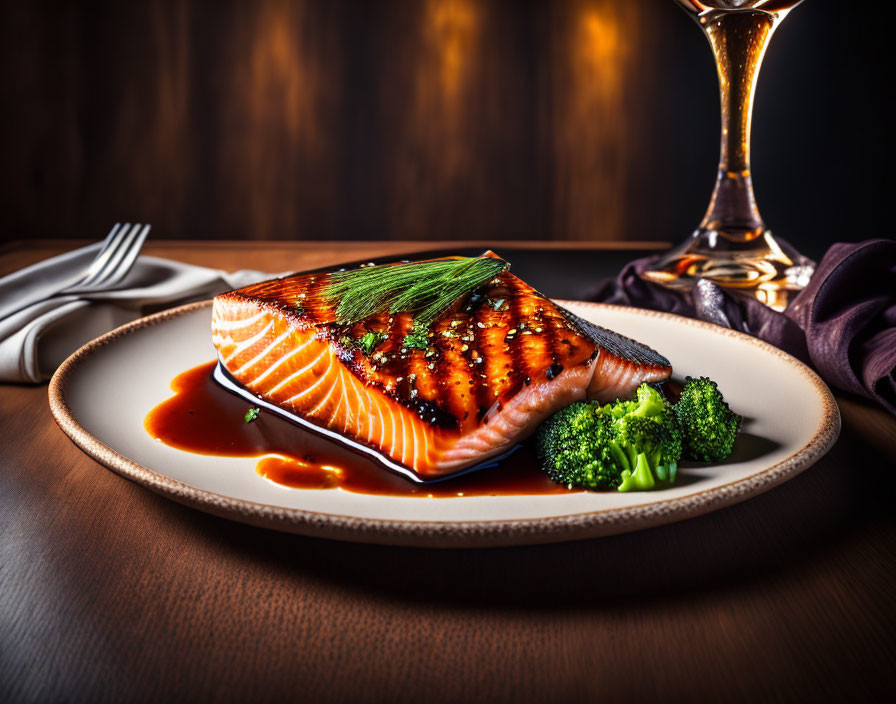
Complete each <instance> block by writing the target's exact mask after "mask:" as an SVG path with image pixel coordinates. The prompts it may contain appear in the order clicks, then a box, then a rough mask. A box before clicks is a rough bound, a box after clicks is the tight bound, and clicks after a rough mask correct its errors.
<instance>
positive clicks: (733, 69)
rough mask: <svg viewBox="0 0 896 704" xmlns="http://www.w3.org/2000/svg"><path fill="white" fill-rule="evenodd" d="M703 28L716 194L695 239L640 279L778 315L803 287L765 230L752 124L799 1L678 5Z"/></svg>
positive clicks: (708, 0) (797, 270) (802, 275)
mask: <svg viewBox="0 0 896 704" xmlns="http://www.w3.org/2000/svg"><path fill="white" fill-rule="evenodd" d="M676 2H678V4H679V5H681V6H682V7H683V8H684V9H685V10H686V11H687V12H688V14H690V15H691V16H692V17H694V19H695V20H696V21H697V23H698V24H699V25H700V27H701V29H703V32H704V33H705V34H706V37H707V38H708V39H709V43H710V45H711V46H712V51H713V54H714V55H715V60H716V68H717V69H718V73H719V88H720V93H721V98H722V148H721V157H720V159H719V171H718V175H717V177H716V184H715V189H714V190H713V194H712V199H711V200H710V203H709V208H708V210H707V211H706V215H705V216H704V218H703V220H702V221H701V223H700V225H699V227H698V228H697V230H696V231H694V233H693V234H692V235H691V236H690V238H688V239H687V240H685V242H683V243H682V244H681V245H679V246H678V247H676V248H675V249H673V250H672V251H671V252H669V253H668V254H666V255H665V256H664V257H662V258H661V259H660V260H659V261H658V262H657V263H656V264H655V265H653V266H652V267H651V268H649V269H648V270H647V271H645V272H644V273H643V274H642V276H643V277H644V278H645V279H647V280H648V281H653V282H655V283H659V284H662V285H664V286H668V287H670V288H680V289H688V288H690V287H692V286H693V285H694V283H695V282H696V281H697V280H698V279H701V278H705V279H710V280H712V281H715V282H716V283H718V284H719V285H721V286H724V287H728V288H738V289H742V290H744V291H747V292H749V293H750V294H751V295H754V296H755V297H756V298H758V299H759V300H761V301H762V302H764V303H766V304H768V305H770V306H772V307H773V308H776V309H779V310H780V309H782V308H784V306H785V305H786V303H787V293H788V291H798V290H800V289H802V288H804V287H805V285H806V283H807V281H808V278H809V276H811V273H812V272H811V269H810V268H808V267H807V266H805V265H802V266H794V262H793V261H792V260H791V259H790V257H788V256H787V254H785V252H783V251H782V249H781V247H780V246H779V245H778V243H777V242H776V241H775V239H774V238H773V237H772V234H771V232H770V231H769V230H768V229H767V228H766V226H765V223H764V222H763V221H762V217H761V216H760V215H759V210H758V209H757V207H756V198H755V196H754V195H753V180H752V176H751V172H750V122H751V118H752V109H753V94H754V92H755V90H756V78H757V76H758V74H759V66H760V64H761V63H762V58H763V56H764V55H765V49H766V47H767V46H768V42H769V39H770V38H771V36H772V33H773V32H774V31H775V28H776V27H777V26H778V23H779V22H780V21H781V20H782V19H783V18H784V17H785V16H786V15H787V14H788V13H789V12H790V11H791V10H792V9H793V8H794V7H796V6H797V5H799V4H800V2H802V0H704V1H703V2H700V1H698V0H676Z"/></svg>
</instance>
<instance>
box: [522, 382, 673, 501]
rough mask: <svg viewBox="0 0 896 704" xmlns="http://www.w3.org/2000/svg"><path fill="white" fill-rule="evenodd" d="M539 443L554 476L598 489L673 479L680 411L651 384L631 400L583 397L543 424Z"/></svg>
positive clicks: (625, 488) (627, 488) (649, 485)
mask: <svg viewBox="0 0 896 704" xmlns="http://www.w3.org/2000/svg"><path fill="white" fill-rule="evenodd" d="M537 443H538V450H539V456H540V458H541V462H542V466H543V468H544V469H545V471H546V472H547V474H548V476H549V477H550V478H551V479H552V480H553V481H555V482H557V483H558V484H565V485H566V486H567V487H569V488H573V487H581V488H584V489H589V490H592V491H600V490H608V489H618V490H619V491H634V490H638V489H642V490H643V489H649V488H652V487H653V486H655V485H656V483H657V481H668V482H672V481H674V480H675V472H676V469H677V467H678V460H679V459H680V457H681V434H680V433H679V431H678V426H677V422H676V420H675V414H674V413H673V411H672V408H671V406H670V405H669V404H668V403H667V402H666V401H665V400H664V399H663V397H662V396H661V395H660V394H659V393H658V392H657V391H656V390H655V389H653V388H652V387H650V386H648V385H647V384H642V385H641V386H640V387H639V388H638V391H637V396H636V398H635V399H632V400H630V401H616V402H615V403H609V404H606V405H603V406H601V405H600V404H598V403H596V402H591V403H581V402H580V403H574V404H572V405H571V406H568V407H567V408H564V409H562V410H561V411H559V412H557V413H555V414H554V415H553V416H551V417H550V418H548V419H547V420H546V421H545V422H544V423H543V424H542V426H541V428H540V429H539V433H538V441H537Z"/></svg>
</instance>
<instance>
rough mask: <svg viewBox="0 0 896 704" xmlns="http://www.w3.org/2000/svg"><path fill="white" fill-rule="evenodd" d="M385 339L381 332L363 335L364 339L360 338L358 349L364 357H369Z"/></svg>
mask: <svg viewBox="0 0 896 704" xmlns="http://www.w3.org/2000/svg"><path fill="white" fill-rule="evenodd" d="M385 339H386V335H385V334H383V333H381V332H367V333H364V337H362V338H361V339H360V341H359V342H358V349H360V350H361V351H362V352H363V353H364V354H365V355H367V356H368V357H369V356H370V355H371V354H373V351H374V350H375V349H376V348H377V346H378V345H379V344H380V343H381V342H382V341H383V340H385Z"/></svg>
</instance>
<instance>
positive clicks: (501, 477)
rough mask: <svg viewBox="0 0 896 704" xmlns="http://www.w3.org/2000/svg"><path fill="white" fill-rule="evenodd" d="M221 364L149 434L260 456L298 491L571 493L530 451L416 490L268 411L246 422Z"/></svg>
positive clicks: (165, 405) (187, 445)
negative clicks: (219, 371)
mask: <svg viewBox="0 0 896 704" xmlns="http://www.w3.org/2000/svg"><path fill="white" fill-rule="evenodd" d="M214 368H215V362H209V363H208V364H203V365H200V366H198V367H194V368H193V369H190V370H188V371H186V372H183V373H182V374H179V375H178V376H176V377H175V378H174V379H173V380H172V381H171V390H172V391H174V396H172V397H171V398H169V399H168V400H166V401H163V402H162V403H160V404H159V405H158V406H156V407H155V408H153V409H152V410H151V411H150V412H149V414H148V415H147V416H146V419H145V420H144V427H145V428H146V431H147V432H148V433H149V434H150V435H151V436H152V437H153V438H156V439H158V440H160V441H161V442H164V443H165V444H166V445H170V446H171V447H176V448H178V449H180V450H186V451H187V452H195V453H199V454H205V455H218V456H224V457H257V458H259V459H258V463H257V464H256V467H255V471H256V472H257V473H258V474H259V475H261V476H262V477H265V478H266V479H269V480H270V481H272V482H275V483H277V484H281V485H284V486H288V487H293V488H296V489H337V488H338V489H343V490H345V491H351V492H356V493H361V494H379V495H385V496H421V497H454V496H512V495H539V494H565V493H568V490H567V489H566V488H565V487H562V486H558V485H557V484H554V483H553V482H551V481H550V480H549V479H548V478H547V477H546V476H545V475H544V474H543V473H542V472H541V470H540V469H539V468H538V466H537V464H536V459H535V457H534V454H533V452H532V451H531V449H530V448H529V447H523V448H522V449H521V450H519V451H518V452H516V453H515V454H513V455H512V456H510V457H509V458H507V459H506V460H504V461H502V462H501V464H500V465H499V466H497V467H493V468H490V469H484V470H480V471H478V472H474V473H472V474H468V475H465V476H461V477H456V478H454V479H447V480H445V481H442V482H437V483H433V484H415V483H413V482H411V481H410V480H408V479H405V478H403V477H400V476H398V475H396V474H393V473H392V472H390V471H389V470H387V469H385V468H383V467H382V466H380V465H378V464H377V463H376V462H374V461H373V460H371V459H368V458H366V457H364V456H363V455H359V454H357V453H356V452H353V451H352V450H351V449H349V448H348V447H344V446H342V445H340V444H339V443H337V442H334V441H332V440H328V439H327V438H324V437H321V436H319V435H316V434H315V433H312V432H310V431H308V430H305V429H303V428H300V427H298V426H296V425H294V424H293V423H290V422H289V421H287V420H285V419H283V418H279V417H277V416H275V415H273V414H272V413H269V412H268V411H265V410H264V409H262V410H261V411H260V413H259V415H258V417H257V418H256V419H255V420H254V421H252V422H251V423H247V422H246V421H245V415H246V411H247V410H249V405H248V404H247V402H246V401H245V400H243V399H241V398H239V397H237V396H235V395H233V394H231V393H229V392H227V391H225V390H224V389H222V388H221V387H220V386H218V384H217V383H216V382H215V381H214V380H213V379H212V371H213V370H214Z"/></svg>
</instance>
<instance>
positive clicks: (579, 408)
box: [537, 402, 623, 491]
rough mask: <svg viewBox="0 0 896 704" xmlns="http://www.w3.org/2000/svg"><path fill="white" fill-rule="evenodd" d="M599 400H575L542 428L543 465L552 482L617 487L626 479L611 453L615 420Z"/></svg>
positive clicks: (594, 488) (540, 451)
mask: <svg viewBox="0 0 896 704" xmlns="http://www.w3.org/2000/svg"><path fill="white" fill-rule="evenodd" d="M599 410H600V405H599V404H596V403H581V402H580V403H573V404H572V405H570V406H567V407H566V408H563V409H561V410H560V411H558V412H557V413H555V414H554V415H552V416H551V417H550V418H548V419H547V420H546V421H545V422H544V423H542V424H541V427H540V428H539V429H538V437H537V446H538V454H539V457H540V459H541V465H542V467H543V468H544V470H545V472H547V475H548V476H549V477H550V478H551V480H552V481H554V482H556V483H557V484H564V485H565V486H566V487H567V488H569V489H572V488H575V487H581V488H584V489H590V490H592V491H603V490H607V489H615V488H616V487H617V486H619V484H620V482H621V481H622V469H623V468H622V467H619V466H618V465H617V464H616V462H615V460H614V458H613V456H612V455H611V453H610V444H609V438H610V436H611V434H612V431H611V427H612V425H613V421H612V419H611V418H610V417H609V416H606V415H603V414H601V413H599Z"/></svg>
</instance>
